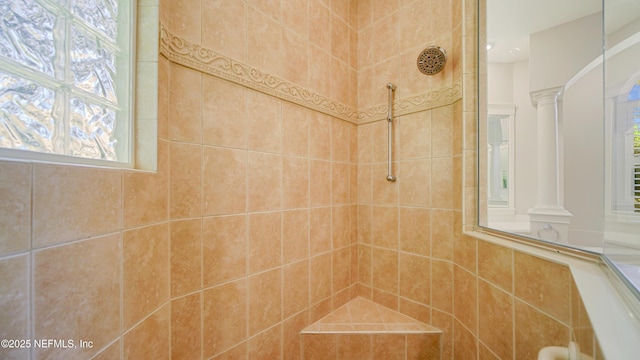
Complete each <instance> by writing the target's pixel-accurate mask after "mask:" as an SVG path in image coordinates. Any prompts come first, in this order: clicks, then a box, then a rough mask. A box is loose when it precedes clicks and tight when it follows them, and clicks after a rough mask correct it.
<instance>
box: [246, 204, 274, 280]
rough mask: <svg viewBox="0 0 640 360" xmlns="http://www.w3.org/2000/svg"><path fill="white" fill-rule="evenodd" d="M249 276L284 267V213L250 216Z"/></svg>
mask: <svg viewBox="0 0 640 360" xmlns="http://www.w3.org/2000/svg"><path fill="white" fill-rule="evenodd" d="M248 224H249V225H248V226H249V231H248V234H249V241H248V245H247V249H248V253H247V259H248V262H249V266H248V268H249V274H255V273H257V272H260V271H264V270H268V269H272V268H274V267H277V266H280V265H282V213H280V212H272V213H256V214H249V222H248Z"/></svg>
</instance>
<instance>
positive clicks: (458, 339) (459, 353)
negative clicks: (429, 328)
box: [453, 319, 478, 359]
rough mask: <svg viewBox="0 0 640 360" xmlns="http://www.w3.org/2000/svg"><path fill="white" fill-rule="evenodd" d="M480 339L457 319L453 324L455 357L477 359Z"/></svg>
mask: <svg viewBox="0 0 640 360" xmlns="http://www.w3.org/2000/svg"><path fill="white" fill-rule="evenodd" d="M477 344H478V341H477V339H476V337H475V336H473V334H472V333H471V332H469V329H468V328H466V327H465V326H464V325H462V324H461V323H460V322H459V321H458V320H457V319H456V320H454V326H453V350H454V353H453V358H454V359H477V358H478V351H477Z"/></svg>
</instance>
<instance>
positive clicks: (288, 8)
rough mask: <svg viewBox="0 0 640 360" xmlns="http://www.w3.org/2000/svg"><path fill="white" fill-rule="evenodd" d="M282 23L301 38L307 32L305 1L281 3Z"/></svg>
mask: <svg viewBox="0 0 640 360" xmlns="http://www.w3.org/2000/svg"><path fill="white" fill-rule="evenodd" d="M282 23H283V24H284V25H285V26H286V27H287V28H289V29H291V30H293V31H295V32H296V33H298V34H299V35H301V36H302V37H303V38H307V33H308V30H309V13H308V11H307V1H306V0H288V1H283V2H282Z"/></svg>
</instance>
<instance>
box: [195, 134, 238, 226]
mask: <svg viewBox="0 0 640 360" xmlns="http://www.w3.org/2000/svg"><path fill="white" fill-rule="evenodd" d="M203 166H204V168H203V175H204V176H203V178H204V179H203V196H204V199H203V207H204V208H203V213H204V215H223V214H237V213H242V212H245V211H246V208H247V152H246V151H244V150H233V149H226V148H218V147H208V146H205V147H204V158H203Z"/></svg>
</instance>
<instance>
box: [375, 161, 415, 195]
mask: <svg viewBox="0 0 640 360" xmlns="http://www.w3.org/2000/svg"><path fill="white" fill-rule="evenodd" d="M391 172H392V173H393V174H394V176H396V177H397V176H398V163H396V162H394V163H393V165H392V169H391ZM388 174H389V172H388V165H387V163H378V164H374V165H373V166H372V169H371V176H372V181H371V183H372V187H373V201H372V203H373V204H377V205H398V189H399V183H400V181H394V182H389V181H387V175H388ZM405 180H406V181H408V182H411V180H410V179H405ZM405 193H406V191H405ZM427 194H428V192H427ZM420 197H421V198H424V196H422V194H421V196H420Z"/></svg>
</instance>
